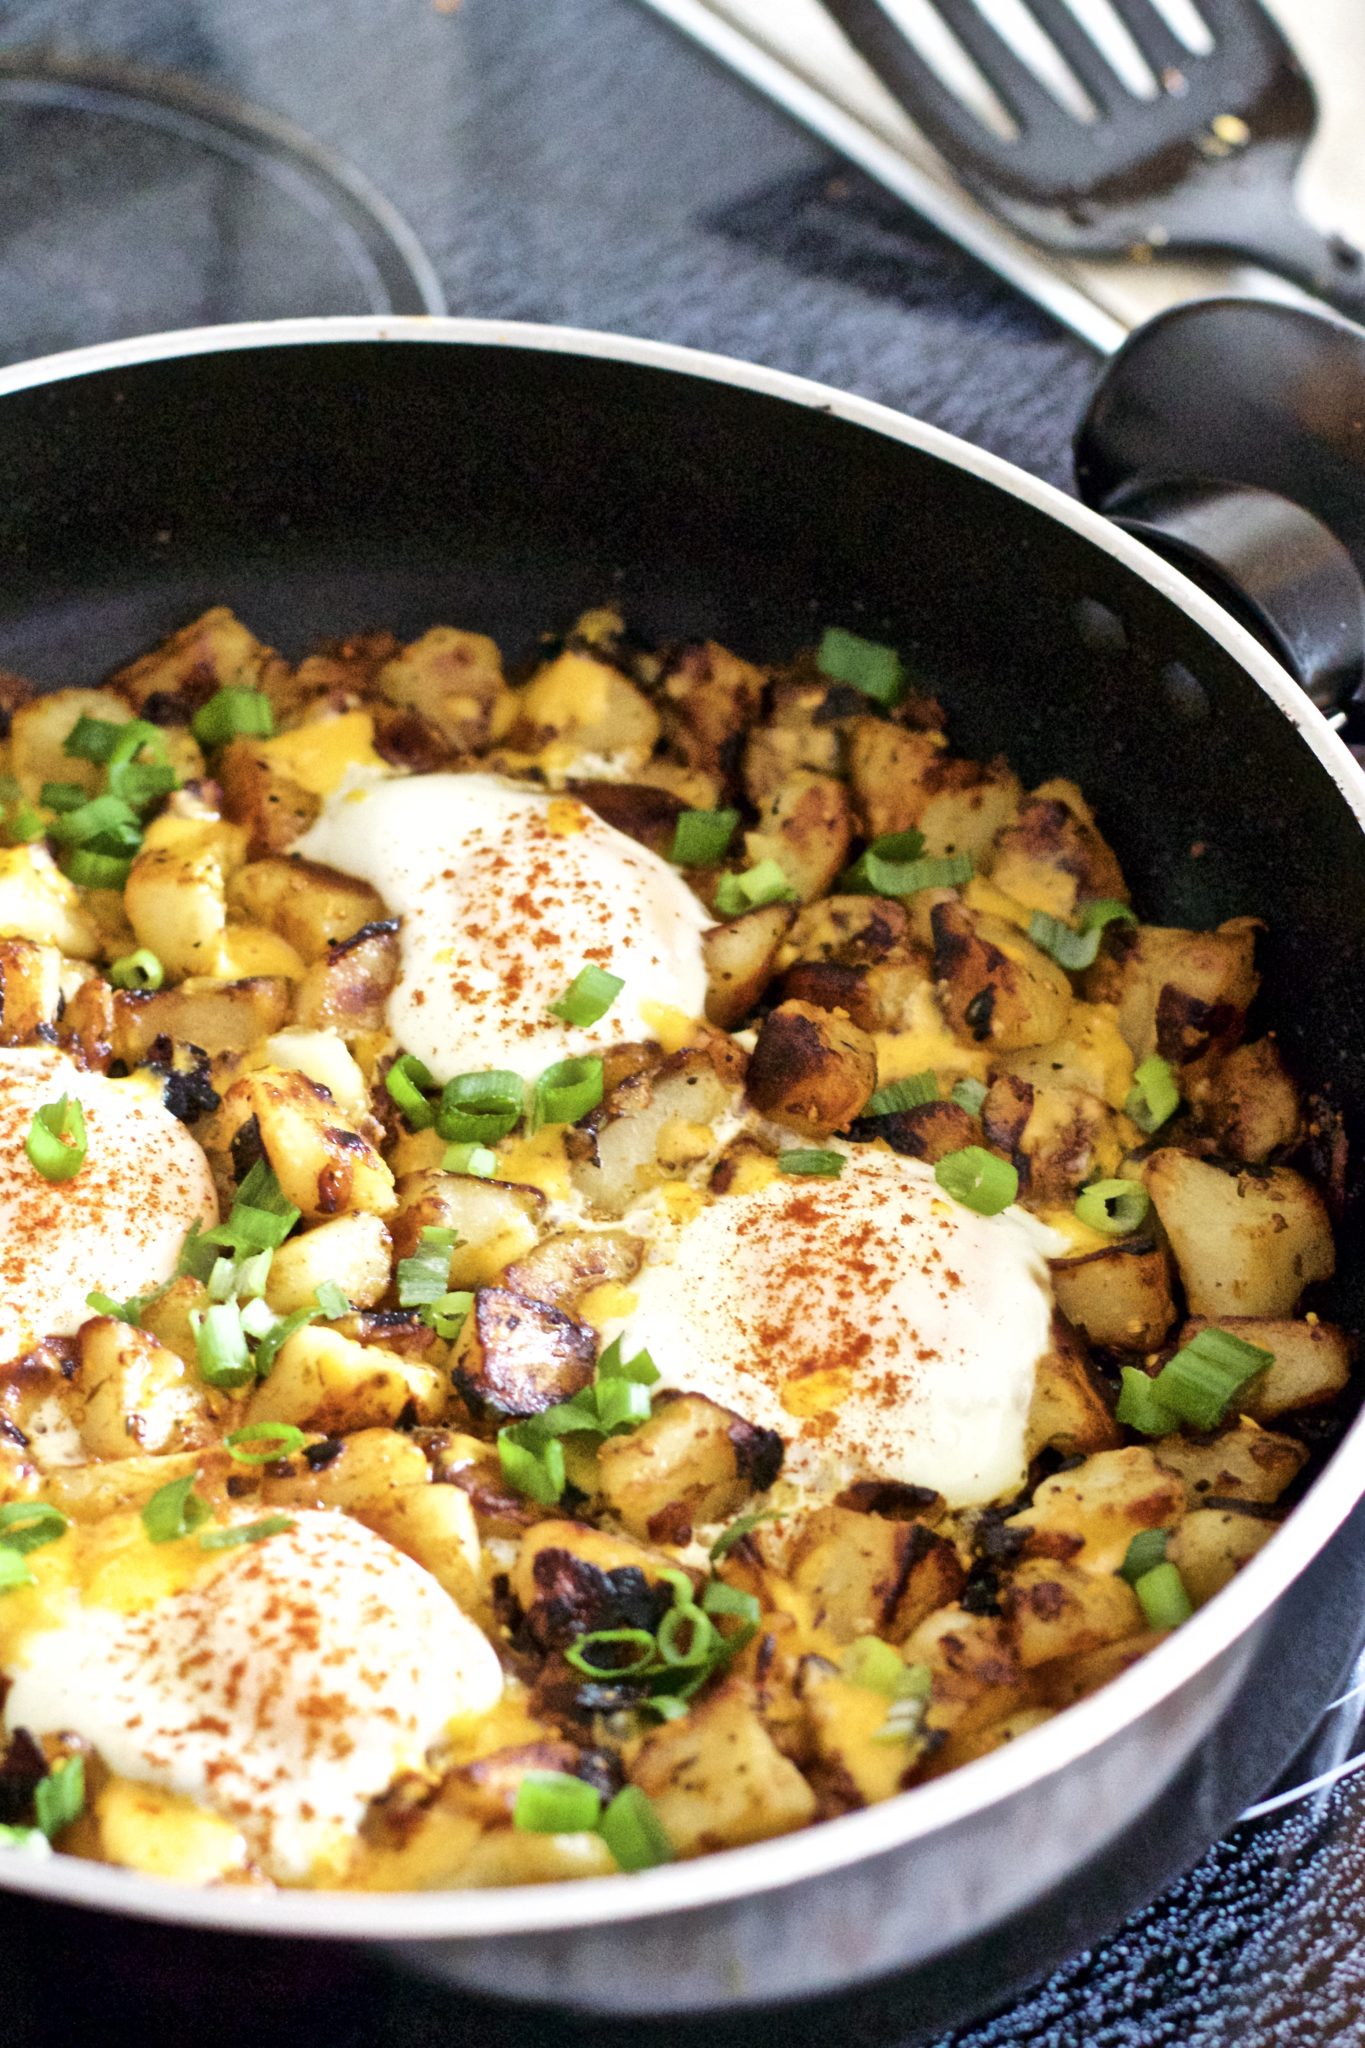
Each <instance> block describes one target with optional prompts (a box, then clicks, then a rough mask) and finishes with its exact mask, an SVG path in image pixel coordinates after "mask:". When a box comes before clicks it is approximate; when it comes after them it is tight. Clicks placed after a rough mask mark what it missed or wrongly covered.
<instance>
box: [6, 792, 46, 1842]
mask: <svg viewBox="0 0 1365 2048" xmlns="http://www.w3.org/2000/svg"><path fill="white" fill-rule="evenodd" d="M5 830H6V832H7V833H8V834H9V836H10V838H11V840H13V841H14V843H15V844H16V845H18V846H26V845H27V844H28V843H29V841H30V840H33V839H41V838H42V836H43V821H42V819H41V817H40V816H39V815H38V813H37V811H35V810H34V808H33V806H32V804H19V805H18V806H17V807H16V809H14V810H13V811H11V813H10V814H9V816H8V817H7V818H6V820H5ZM29 1832H30V1833H31V1834H34V1833H37V1830H36V1829H30V1830H29ZM42 1839H43V1838H42V1836H41V1835H39V1836H38V1840H39V1841H41V1840H42Z"/></svg>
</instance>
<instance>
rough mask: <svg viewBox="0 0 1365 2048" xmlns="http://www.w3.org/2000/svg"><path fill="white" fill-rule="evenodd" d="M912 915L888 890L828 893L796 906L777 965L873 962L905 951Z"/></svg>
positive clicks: (864, 963) (860, 964)
mask: <svg viewBox="0 0 1365 2048" xmlns="http://www.w3.org/2000/svg"><path fill="white" fill-rule="evenodd" d="M909 925H910V920H909V918H908V917H907V915H906V911H905V905H904V904H903V903H897V902H895V901H894V900H893V899H892V898H891V897H889V896H825V897H822V898H821V900H820V901H819V902H818V903H808V904H805V905H803V907H802V908H801V909H800V910H798V911H797V913H796V919H795V922H794V923H793V925H792V928H791V931H790V932H789V934H788V936H787V939H786V942H785V944H784V945H783V946H782V948H781V950H780V951H779V953H778V956H777V957H778V965H779V966H780V967H789V966H790V965H791V964H792V962H793V961H796V960H824V961H831V962H834V963H836V964H837V965H839V966H841V967H871V966H874V965H876V963H877V962H878V961H881V960H885V959H887V958H888V957H891V956H899V955H900V954H902V953H903V952H904V951H905V947H906V943H907V939H908V934H909Z"/></svg>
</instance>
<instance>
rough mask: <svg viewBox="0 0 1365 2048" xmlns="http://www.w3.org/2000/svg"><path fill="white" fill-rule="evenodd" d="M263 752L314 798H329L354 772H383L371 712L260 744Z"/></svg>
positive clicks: (303, 728) (352, 714) (298, 729)
mask: <svg viewBox="0 0 1365 2048" xmlns="http://www.w3.org/2000/svg"><path fill="white" fill-rule="evenodd" d="M260 747H261V752H262V753H263V754H264V755H265V756H266V758H267V759H268V760H269V761H270V762H271V763H272V764H273V765H274V766H275V767H277V768H279V769H280V770H281V771H282V772H283V773H284V774H285V775H288V776H289V777H290V778H291V779H292V780H293V781H295V782H297V783H298V785H299V787H300V789H306V790H307V791H308V792H309V794H310V795H312V796H330V795H331V793H332V791H333V790H334V789H335V788H336V787H337V785H338V783H340V782H341V781H342V779H343V777H344V776H345V775H346V774H347V773H348V771H349V770H350V769H352V768H383V767H384V765H385V764H384V762H383V760H382V759H381V758H380V756H379V755H378V754H377V753H376V752H375V749H374V720H373V719H372V718H371V716H370V714H369V712H368V711H343V712H341V713H340V714H339V715H338V716H337V717H336V718H319V719H315V720H314V721H313V722H312V723H311V724H309V725H300V726H296V727H295V728H294V730H293V731H292V732H281V733H277V734H276V735H275V737H274V739H271V740H262V741H261V742H260Z"/></svg>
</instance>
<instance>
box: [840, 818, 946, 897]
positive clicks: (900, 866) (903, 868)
mask: <svg viewBox="0 0 1365 2048" xmlns="http://www.w3.org/2000/svg"><path fill="white" fill-rule="evenodd" d="M923 847H924V838H923V835H922V834H921V833H919V832H915V831H913V830H912V831H909V832H889V833H887V834H886V835H885V836H884V837H883V838H881V839H874V840H873V841H872V844H871V845H870V846H869V847H867V848H866V849H865V850H864V851H863V852H862V853H860V854H859V856H858V858H857V860H855V861H854V863H853V865H852V867H851V868H846V869H845V870H844V872H843V874H842V875H840V877H839V880H838V882H837V884H836V887H837V888H838V889H839V890H840V891H841V892H843V893H844V894H847V895H861V896H897V897H903V896H915V895H917V894H918V893H919V891H920V890H921V889H953V888H956V887H957V886H958V884H959V883H961V882H970V880H971V879H972V876H973V875H974V874H975V872H976V867H975V864H974V862H973V860H972V857H971V855H970V854H969V853H948V854H939V855H937V856H935V857H932V858H924V857H923Z"/></svg>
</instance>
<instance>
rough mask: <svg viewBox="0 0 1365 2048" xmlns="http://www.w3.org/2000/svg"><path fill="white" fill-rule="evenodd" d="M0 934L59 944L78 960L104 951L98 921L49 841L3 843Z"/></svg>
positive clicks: (0, 878) (65, 951) (46, 943)
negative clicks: (49, 846)
mask: <svg viewBox="0 0 1365 2048" xmlns="http://www.w3.org/2000/svg"><path fill="white" fill-rule="evenodd" d="M0 935H4V936H5V937H9V938H17V939H31V940H32V941H33V943H34V944H35V945H38V946H59V947H60V948H61V950H62V952H63V953H65V954H67V955H68V956H69V957H70V958H72V959H75V960H95V959H98V958H99V954H100V933H99V927H98V926H97V925H96V923H95V922H94V920H93V918H92V917H91V916H90V915H89V913H88V911H86V910H85V909H84V908H83V907H82V905H81V899H80V893H79V891H78V890H77V888H76V885H75V883H74V882H72V881H69V880H68V879H67V877H66V876H65V875H64V874H63V873H62V871H61V869H60V868H59V867H58V866H57V863H56V861H55V860H54V859H53V858H52V855H51V854H50V853H49V852H48V850H47V848H46V847H45V846H42V845H39V844H35V845H33V846H6V847H0Z"/></svg>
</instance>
